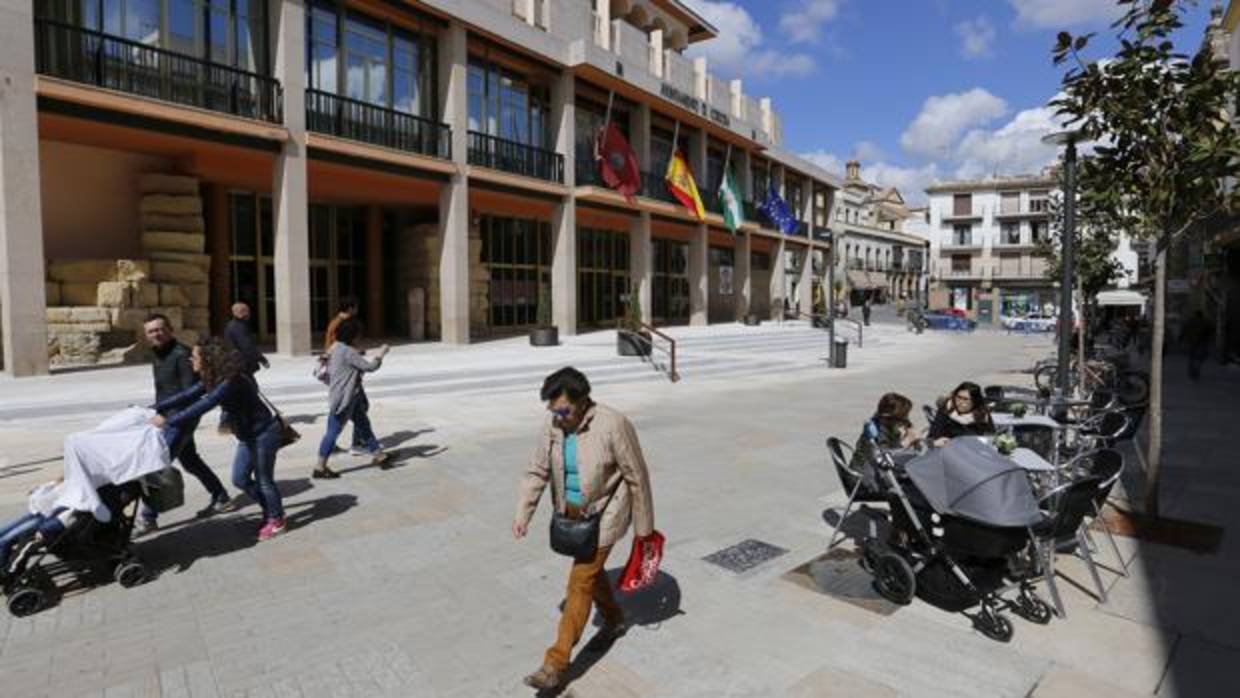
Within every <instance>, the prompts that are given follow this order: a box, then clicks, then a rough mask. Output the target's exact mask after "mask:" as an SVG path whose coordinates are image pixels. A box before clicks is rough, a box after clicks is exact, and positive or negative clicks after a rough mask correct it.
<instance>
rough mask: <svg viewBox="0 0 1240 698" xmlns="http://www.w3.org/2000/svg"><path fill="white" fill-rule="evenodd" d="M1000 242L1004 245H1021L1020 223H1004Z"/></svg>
mask: <svg viewBox="0 0 1240 698" xmlns="http://www.w3.org/2000/svg"><path fill="white" fill-rule="evenodd" d="M999 240H1000V241H1001V242H1002V243H1003V244H1004V245H1019V244H1020V224H1019V223H1004V224H1003V227H1002V230H1001V231H1000V233H999Z"/></svg>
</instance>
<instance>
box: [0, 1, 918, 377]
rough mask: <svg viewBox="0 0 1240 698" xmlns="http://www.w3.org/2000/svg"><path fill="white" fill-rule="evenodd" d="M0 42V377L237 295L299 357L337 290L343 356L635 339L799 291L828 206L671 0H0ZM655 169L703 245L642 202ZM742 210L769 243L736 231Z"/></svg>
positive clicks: (193, 314)
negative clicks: (603, 138)
mask: <svg viewBox="0 0 1240 698" xmlns="http://www.w3.org/2000/svg"><path fill="white" fill-rule="evenodd" d="M0 26H2V27H3V28H4V31H3V38H4V40H3V41H0V74H2V75H3V76H4V79H5V82H4V84H3V86H2V87H0V90H3V99H0V124H2V125H3V127H2V128H0V333H2V334H3V356H4V359H5V362H4V370H5V372H7V373H9V374H11V375H16V376H21V375H33V374H39V373H43V372H46V371H47V370H48V363H49V358H48V357H49V355H53V356H55V352H58V351H59V352H67V351H68V350H69V349H70V348H78V349H81V348H83V347H85V349H84V352H83V354H84V355H85V356H87V357H95V356H97V354H98V351H99V350H100V349H101V348H105V349H106V347H107V346H108V343H109V342H114V343H115V342H119V343H122V344H123V343H124V342H125V341H132V336H133V332H134V331H135V329H136V326H135V325H136V324H137V323H138V321H139V319H140V318H141V317H142V316H143V315H144V313H142V312H137V311H138V309H150V308H160V309H165V310H174V311H175V312H174V313H173V315H174V322H175V324H177V325H178V326H182V327H184V328H186V329H187V330H188V331H192V332H196V333H198V334H203V333H206V332H209V331H212V330H215V329H218V327H219V325H220V324H221V323H222V322H223V321H224V319H225V318H226V314H227V307H228V305H229V304H230V303H231V302H233V301H235V300H244V301H247V302H248V303H250V305H251V306H252V307H253V308H254V314H255V320H256V324H257V330H258V333H259V335H260V336H261V337H262V338H263V339H264V340H265V341H272V342H274V344H275V346H276V348H277V350H278V351H279V352H282V353H291V354H302V353H306V352H308V351H310V350H311V348H312V346H314V343H315V338H316V337H317V336H318V334H319V333H320V332H321V331H322V330H323V329H324V328H325V326H326V323H327V321H328V319H329V318H330V317H331V315H332V313H333V312H334V306H335V305H336V303H337V302H338V301H339V300H340V299H341V298H344V297H346V296H352V297H358V298H360V299H361V303H362V309H363V311H362V314H363V319H364V320H365V322H366V325H367V327H368V331H369V333H370V334H371V335H375V336H388V337H410V338H415V339H419V338H426V339H432V340H438V341H442V342H445V343H466V342H469V341H471V340H473V339H477V338H484V337H494V336H503V335H504V334H507V333H518V332H523V331H524V330H525V329H526V328H528V327H530V326H532V325H533V324H534V323H535V322H536V321H537V320H536V319H537V315H538V305H539V303H540V299H543V298H546V299H549V301H550V303H551V305H552V316H553V320H554V322H555V324H556V325H558V327H559V328H560V331H561V332H563V333H565V334H574V333H577V332H583V331H588V330H591V329H595V328H607V327H612V326H614V322H615V320H616V318H617V317H618V316H619V314H620V313H621V305H622V302H623V300H624V299H625V298H626V297H627V296H628V295H629V294H631V293H633V294H636V295H637V297H638V298H639V299H640V304H641V309H642V314H643V316H644V318H645V319H646V320H647V321H649V322H652V323H655V324H659V325H673V324H704V323H707V322H722V321H732V320H734V319H735V318H737V317H740V316H743V315H745V314H747V313H760V314H763V315H766V316H771V314H772V313H775V312H778V311H779V309H781V308H783V307H784V306H785V305H787V306H788V307H790V308H799V309H802V310H806V311H807V310H809V309H810V308H811V306H812V305H813V299H814V298H815V297H816V294H818V293H821V283H822V275H823V271H824V269H825V267H824V266H823V265H822V261H821V260H823V259H825V258H826V257H824V255H825V254H826V252H827V249H828V247H827V243H826V239H827V238H828V237H829V236H828V235H827V234H826V230H827V228H828V224H829V222H830V220H829V219H830V216H829V213H828V212H829V211H831V210H833V207H835V206H836V201H835V199H836V193H837V192H839V191H840V189H841V187H842V186H843V182H842V181H841V180H840V179H839V178H838V177H836V176H833V175H831V174H829V173H827V172H825V171H823V170H822V169H820V168H818V167H816V166H814V165H812V164H811V163H809V162H806V161H804V160H802V159H800V158H798V157H796V156H795V155H793V154H791V153H788V152H786V151H785V150H784V149H783V137H782V123H781V119H780V116H779V114H778V113H777V112H776V111H775V109H774V108H773V106H772V104H771V101H770V100H769V99H766V98H755V97H754V96H751V95H750V94H748V93H746V92H745V90H744V86H743V85H742V83H741V81H739V80H731V81H724V80H721V79H720V78H719V77H718V76H716V75H715V74H713V73H711V72H710V71H709V69H708V66H707V63H706V60H705V59H703V58H696V59H690V58H689V57H687V56H686V55H685V53H684V52H685V49H686V48H688V47H689V46H691V45H693V44H696V43H698V42H702V41H710V40H712V39H714V38H715V37H716V35H717V33H718V32H717V30H716V29H715V28H714V27H712V26H710V24H709V23H708V22H706V21H705V20H704V19H702V18H701V17H700V16H698V15H697V14H696V13H694V12H693V11H692V10H691V9H690V8H689V7H688V6H687V5H685V4H684V3H682V2H678V1H676V0H592V1H586V0H424V1H413V0H283V1H281V0H271V1H270V2H256V1H253V0H47V1H46V2H43V1H40V2H31V1H29V0H0ZM607 119H610V120H611V121H612V122H613V123H615V124H617V125H618V126H619V128H620V130H621V131H622V132H623V133H624V135H625V136H626V138H627V139H628V140H629V142H630V143H631V144H632V145H633V147H634V149H635V151H636V153H637V158H638V162H639V163H640V166H641V170H642V189H641V191H640V192H639V195H638V196H636V197H634V198H633V199H632V200H627V199H626V198H625V197H623V196H621V195H619V194H618V193H617V192H615V191H613V190H611V189H610V188H608V187H607V186H605V185H604V184H603V183H602V182H601V181H600V178H599V175H598V167H597V163H596V161H595V159H594V138H595V133H596V132H597V130H598V128H599V127H600V126H601V125H602V124H603V122H604V121H605V120H607ZM674 149H680V150H682V151H683V152H684V153H686V155H687V159H688V162H689V164H690V166H691V168H692V170H693V173H694V175H695V177H696V180H697V183H698V187H699V189H700V190H701V192H702V193H703V198H704V199H705V200H706V201H707V202H708V207H709V208H710V209H711V210H710V211H709V212H708V215H707V216H706V219H705V220H704V221H701V220H698V219H697V218H696V216H694V215H692V214H690V212H688V211H687V210H686V209H685V208H684V207H683V206H681V205H679V204H678V203H676V202H675V201H674V200H672V199H671V197H670V196H669V195H668V194H667V190H666V188H665V186H664V183H663V181H662V180H663V172H664V169H665V167H666V164H667V161H668V158H669V157H670V156H671V153H672V152H673V150H674ZM725 166H726V167H727V168H729V169H731V170H732V171H733V172H735V175H736V177H737V180H738V184H739V186H740V188H741V190H742V193H743V197H744V199H745V207H744V208H745V212H746V219H747V220H746V222H745V223H744V224H743V225H742V226H741V229H740V230H739V231H737V233H736V234H733V233H732V232H730V231H728V230H727V228H726V227H725V226H724V222H723V218H722V216H721V215H720V213H719V211H718V207H717V206H716V205H715V204H714V198H715V197H714V191H715V189H716V187H717V186H718V183H719V181H720V179H721V178H722V176H723V172H724V169H725ZM768 186H770V187H772V188H773V189H775V190H776V191H777V192H779V193H780V194H781V195H782V196H783V198H784V199H785V200H786V201H788V203H789V205H790V206H791V208H792V210H793V211H794V214H795V216H796V218H797V221H798V225H797V227H796V230H794V231H793V232H792V233H791V234H785V233H783V232H781V231H779V230H777V229H776V228H775V227H774V226H773V224H772V223H771V222H769V221H767V220H766V219H765V218H764V217H763V216H762V215H760V214H759V213H758V211H757V202H760V201H761V200H762V198H763V197H764V195H765V192H766V191H767V188H768ZM863 227H864V226H863ZM858 234H860V233H858ZM886 257H887V254H886V252H884V253H883V258H884V260H885V262H884V263H885V264H894V263H895V262H894V261H886ZM67 260H68V261H67ZM73 260H77V261H76V262H75V261H73ZM79 262H89V263H79ZM116 264H119V267H118V266H116ZM117 269H119V271H117ZM139 299H141V301H139ZM88 360H90V358H88Z"/></svg>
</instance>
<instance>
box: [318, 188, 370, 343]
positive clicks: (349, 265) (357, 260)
mask: <svg viewBox="0 0 1240 698" xmlns="http://www.w3.org/2000/svg"><path fill="white" fill-rule="evenodd" d="M309 228H310V327H311V328H312V329H313V330H314V331H315V332H323V331H324V330H326V329H327V323H328V322H329V321H330V320H331V317H332V316H333V315H334V314H335V311H336V308H337V307H338V306H339V305H340V301H341V300H342V299H344V298H357V299H358V300H359V301H361V300H363V299H362V295H363V293H364V292H365V290H366V283H365V275H364V273H363V271H364V265H365V250H364V245H365V240H366V210H365V209H363V208H359V207H344V206H324V205H321V204H312V205H311V206H310V226H309ZM362 307H365V303H364V302H363V303H362Z"/></svg>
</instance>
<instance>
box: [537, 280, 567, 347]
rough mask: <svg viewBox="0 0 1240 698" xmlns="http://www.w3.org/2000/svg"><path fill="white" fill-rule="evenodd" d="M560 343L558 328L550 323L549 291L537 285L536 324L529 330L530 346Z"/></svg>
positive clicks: (543, 285)
mask: <svg viewBox="0 0 1240 698" xmlns="http://www.w3.org/2000/svg"><path fill="white" fill-rule="evenodd" d="M559 343H560V328H558V327H556V326H555V325H553V324H551V292H550V291H548V290H547V285H546V284H539V285H538V324H537V325H536V326H535V327H534V329H532V330H530V346H532V347H554V346H555V345H557V344H559Z"/></svg>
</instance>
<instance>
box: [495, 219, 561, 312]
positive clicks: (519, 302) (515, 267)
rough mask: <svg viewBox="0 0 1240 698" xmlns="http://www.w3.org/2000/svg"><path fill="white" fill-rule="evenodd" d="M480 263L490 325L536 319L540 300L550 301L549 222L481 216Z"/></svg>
mask: <svg viewBox="0 0 1240 698" xmlns="http://www.w3.org/2000/svg"><path fill="white" fill-rule="evenodd" d="M480 228H481V235H482V263H483V264H485V265H486V267H487V271H488V273H489V276H490V279H491V280H490V283H489V287H488V294H487V295H488V299H489V303H490V309H491V312H490V324H491V327H508V328H521V327H529V326H532V325H534V324H535V323H537V322H538V303H539V295H540V292H539V290H540V288H541V289H542V294H541V295H542V299H543V300H544V301H545V302H547V303H550V302H551V224H550V223H546V222H544V221H538V220H532V219H525V218H504V217H498V216H483V217H482V220H481V221H480Z"/></svg>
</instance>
